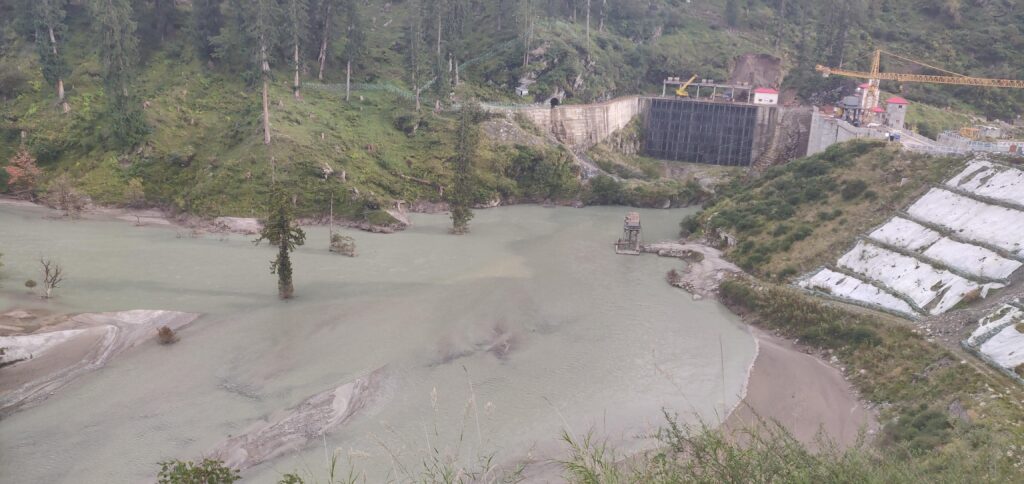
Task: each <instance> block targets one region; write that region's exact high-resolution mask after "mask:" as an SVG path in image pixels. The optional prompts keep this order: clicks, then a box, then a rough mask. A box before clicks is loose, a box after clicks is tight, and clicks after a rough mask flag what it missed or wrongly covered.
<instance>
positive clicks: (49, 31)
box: [34, 0, 71, 113]
mask: <svg viewBox="0 0 1024 484" xmlns="http://www.w3.org/2000/svg"><path fill="white" fill-rule="evenodd" d="M66 4H67V0H37V1H36V3H35V5H34V7H35V12H34V16H35V22H36V49H37V51H38V52H39V63H40V64H42V67H43V78H45V79H46V82H49V83H50V84H53V85H54V86H55V87H56V88H57V102H59V103H60V105H61V110H62V111H64V112H65V113H67V112H68V111H70V110H71V106H69V105H68V102H67V100H65V99H64V78H65V77H67V75H68V74H69V73H70V69H69V68H68V63H67V61H66V60H65V59H64V56H63V55H62V54H63V52H62V50H61V49H59V48H58V44H59V42H60V40H61V38H62V37H63V34H64V32H65V31H66V30H67V25H66V24H65V23H64V18H65V16H66V15H67V11H66V10H65V7H66Z"/></svg>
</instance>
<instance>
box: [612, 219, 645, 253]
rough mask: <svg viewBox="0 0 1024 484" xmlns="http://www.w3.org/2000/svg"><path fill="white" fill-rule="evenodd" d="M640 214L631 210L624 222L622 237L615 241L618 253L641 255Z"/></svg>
mask: <svg viewBox="0 0 1024 484" xmlns="http://www.w3.org/2000/svg"><path fill="white" fill-rule="evenodd" d="M641 242H642V239H641V229H640V214H639V213H637V212H629V213H627V214H626V219H625V221H623V223H622V238H620V239H619V241H618V242H616V243H615V253H616V254H628V255H640V244H641Z"/></svg>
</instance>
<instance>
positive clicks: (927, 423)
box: [885, 404, 953, 451]
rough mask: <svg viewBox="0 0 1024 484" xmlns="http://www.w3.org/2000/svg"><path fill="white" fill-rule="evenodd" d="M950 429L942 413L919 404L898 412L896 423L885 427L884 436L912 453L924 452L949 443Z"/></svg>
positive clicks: (950, 426) (946, 418) (950, 425)
mask: <svg viewBox="0 0 1024 484" xmlns="http://www.w3.org/2000/svg"><path fill="white" fill-rule="evenodd" d="M952 428H953V425H952V424H951V423H950V422H949V418H948V417H946V415H945V414H944V413H942V412H939V411H937V410H934V409H931V408H928V406H927V405H924V404H921V405H919V406H918V407H916V408H911V409H904V410H903V411H902V412H900V414H899V416H898V419H897V420H896V422H895V423H893V424H892V425H888V426H886V433H885V435H886V437H887V438H888V439H890V440H891V441H892V442H893V443H897V444H906V445H908V446H909V447H910V449H911V450H914V451H926V450H931V449H934V448H936V447H939V446H940V445H943V444H945V443H947V442H949V440H950V438H951V437H952Z"/></svg>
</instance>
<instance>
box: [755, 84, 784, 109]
mask: <svg viewBox="0 0 1024 484" xmlns="http://www.w3.org/2000/svg"><path fill="white" fill-rule="evenodd" d="M754 104H766V105H775V104H779V91H776V90H775V89H772V88H770V87H759V88H757V89H754Z"/></svg>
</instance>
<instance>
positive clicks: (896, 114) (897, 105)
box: [885, 96, 910, 129]
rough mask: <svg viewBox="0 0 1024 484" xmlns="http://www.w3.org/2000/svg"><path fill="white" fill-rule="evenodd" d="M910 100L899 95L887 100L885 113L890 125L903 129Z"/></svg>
mask: <svg viewBox="0 0 1024 484" xmlns="http://www.w3.org/2000/svg"><path fill="white" fill-rule="evenodd" d="M908 106H910V101H907V100H906V99H903V98H902V97H899V96H893V97H891V98H889V99H886V100H885V113H886V118H887V119H888V123H887V124H888V125H889V126H890V127H893V128H896V129H903V123H904V120H905V119H906V118H907V107H908Z"/></svg>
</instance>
